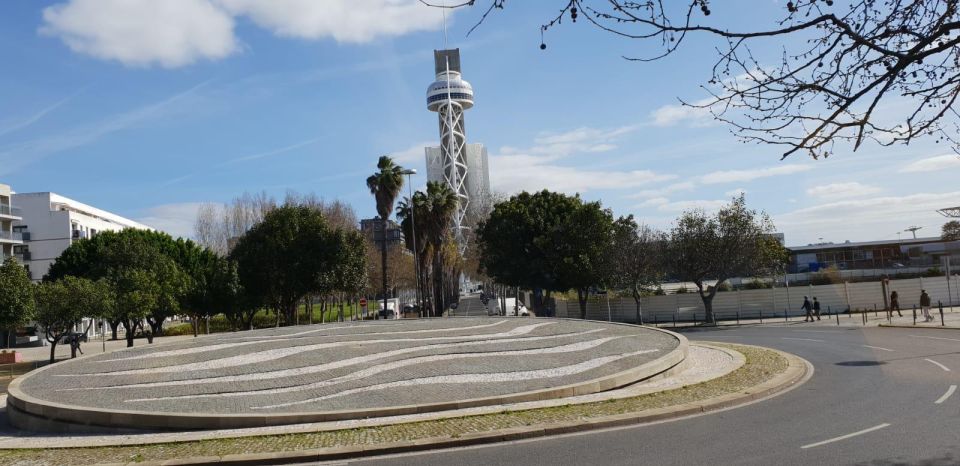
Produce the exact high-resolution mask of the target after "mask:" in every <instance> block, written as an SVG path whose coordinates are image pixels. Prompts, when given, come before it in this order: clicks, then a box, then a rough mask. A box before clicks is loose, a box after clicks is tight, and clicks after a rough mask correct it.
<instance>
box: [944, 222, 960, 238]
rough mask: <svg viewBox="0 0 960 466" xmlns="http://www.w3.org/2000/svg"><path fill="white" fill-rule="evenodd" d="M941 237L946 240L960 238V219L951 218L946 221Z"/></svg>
mask: <svg viewBox="0 0 960 466" xmlns="http://www.w3.org/2000/svg"><path fill="white" fill-rule="evenodd" d="M940 238H941V239H942V240H944V241H957V240H960V221H957V220H950V221H949V222H947V223H944V224H943V228H941V231H940Z"/></svg>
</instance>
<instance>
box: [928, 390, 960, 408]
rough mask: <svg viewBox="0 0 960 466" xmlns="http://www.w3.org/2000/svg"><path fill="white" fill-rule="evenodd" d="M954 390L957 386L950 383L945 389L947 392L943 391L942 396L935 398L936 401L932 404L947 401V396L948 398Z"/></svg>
mask: <svg viewBox="0 0 960 466" xmlns="http://www.w3.org/2000/svg"><path fill="white" fill-rule="evenodd" d="M955 391H957V386H956V385H951V386H950V388H948V389H947V393H944V394H943V396H941V397H940V398H937V401H934V402H933V404H935V405H938V404H942V403H943V402H944V401H947V398H950V395H953V392H955Z"/></svg>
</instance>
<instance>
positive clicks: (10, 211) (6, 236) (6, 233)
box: [0, 184, 23, 262]
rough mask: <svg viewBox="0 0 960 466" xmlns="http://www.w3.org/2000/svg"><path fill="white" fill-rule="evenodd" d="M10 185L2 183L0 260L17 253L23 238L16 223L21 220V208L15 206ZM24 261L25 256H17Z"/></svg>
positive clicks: (0, 188) (0, 197)
mask: <svg viewBox="0 0 960 466" xmlns="http://www.w3.org/2000/svg"><path fill="white" fill-rule="evenodd" d="M11 194H12V191H11V190H10V186H7V185H5V184H0V262H3V261H5V260H7V258H8V257H11V256H15V255H17V252H18V251H17V250H18V249H19V248H20V245H22V244H23V238H22V236H21V234H20V232H19V229H17V228H15V226H14V225H15V224H16V223H17V222H19V221H20V210H19V209H17V208H16V207H14V205H13V202H12V199H11ZM17 260H18V261H20V262H23V257H22V256H21V257H17Z"/></svg>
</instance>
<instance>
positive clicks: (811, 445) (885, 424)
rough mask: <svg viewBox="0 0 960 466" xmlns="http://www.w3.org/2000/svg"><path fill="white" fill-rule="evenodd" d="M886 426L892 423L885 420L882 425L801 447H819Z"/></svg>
mask: <svg viewBox="0 0 960 466" xmlns="http://www.w3.org/2000/svg"><path fill="white" fill-rule="evenodd" d="M886 427H890V424H888V423H886V422H885V423H883V424H880V425H878V426H873V427H871V428H869V429H863V430H861V431H857V432H854V433H852V434H847V435H841V436H839V437H834V438H832V439H828V440H824V441H822V442H817V443H811V444H810V445H804V446H802V447H800V448H801V449H807V448H814V447H819V446H822V445H826V444H828V443H833V442H839V441H841V440H846V439H848V438H851V437H856V436H858V435H863V434H868V433H870V432H873V431H875V430H880V429H883V428H886Z"/></svg>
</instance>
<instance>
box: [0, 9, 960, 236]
mask: <svg viewBox="0 0 960 466" xmlns="http://www.w3.org/2000/svg"><path fill="white" fill-rule="evenodd" d="M484 3H485V2H478V4H484ZM554 3H557V4H558V5H559V4H560V3H561V2H554ZM782 3H784V2H778V1H770V0H768V1H765V2H756V1H754V0H734V1H732V2H731V3H729V4H727V5H732V7H731V8H720V7H715V8H714V11H713V16H712V17H711V18H712V19H711V21H716V22H717V23H719V24H727V25H730V26H731V27H736V26H738V25H743V26H746V25H750V24H767V23H769V21H770V19H771V18H773V17H775V16H777V15H779V14H780V11H781V10H782V9H783V8H784V7H783V5H782ZM727 5H724V6H725V7H726V6H727ZM747 6H749V7H747ZM555 12H556V10H555V9H554V8H553V6H550V4H549V3H548V2H547V1H543V2H540V1H538V2H507V7H506V8H505V9H504V10H500V11H494V12H493V13H492V14H491V15H490V16H489V17H488V18H487V20H486V21H485V22H484V23H483V24H482V25H481V26H480V27H479V28H477V29H476V30H475V31H474V32H473V33H471V34H470V35H469V36H467V31H468V30H469V29H470V28H471V27H472V26H473V25H474V24H475V23H476V22H477V20H478V19H479V17H480V15H481V14H482V10H481V9H480V8H478V7H477V8H473V9H462V10H457V11H452V12H449V13H448V15H447V17H446V38H447V39H446V40H447V46H449V47H451V48H452V47H459V48H460V49H461V61H462V68H463V76H464V78H465V79H466V80H468V81H469V82H470V83H471V84H472V85H473V88H474V92H475V106H474V108H472V109H470V110H468V111H467V113H466V117H465V119H466V128H467V139H468V141H469V142H480V143H483V144H485V145H486V147H487V148H488V151H489V153H490V165H491V167H490V178H491V184H492V188H493V189H494V190H495V191H500V192H504V193H508V194H509V193H514V192H518V191H521V190H539V189H550V190H554V191H562V192H566V193H571V194H573V193H580V194H581V196H582V197H584V198H585V199H589V200H600V201H601V202H602V203H603V205H604V206H606V207H609V208H611V209H612V210H613V211H614V213H615V214H616V215H626V214H633V215H635V216H636V217H637V218H638V219H639V220H640V221H641V222H643V223H647V224H649V225H652V226H656V227H659V228H669V226H670V224H671V222H672V221H673V220H674V219H675V218H676V217H677V216H678V215H680V214H681V213H682V212H683V211H684V210H686V209H691V208H698V207H699V208H703V209H706V210H708V211H709V210H713V209H716V208H717V207H718V206H719V205H722V204H723V203H725V202H728V201H729V200H730V198H731V197H732V196H735V195H737V194H738V193H740V192H745V193H746V199H747V204H748V206H750V207H752V208H755V209H759V210H763V211H765V212H767V213H769V214H770V215H771V217H772V219H773V221H774V224H775V225H776V227H777V229H778V230H779V231H781V232H783V233H784V234H785V236H786V242H787V245H804V244H809V243H813V242H820V241H833V242H842V241H845V240H851V241H869V240H883V239H895V238H897V236H898V232H902V231H903V230H904V229H905V228H907V227H910V226H913V225H916V226H920V227H923V229H922V230H920V232H919V234H920V236H936V235H938V234H939V231H940V226H941V225H942V224H943V223H944V221H945V219H944V218H943V217H941V216H940V215H939V214H937V213H936V209H939V208H944V207H952V206H956V205H960V187H958V186H957V183H956V180H957V174H958V173H960V158H958V157H957V156H956V155H955V154H953V153H952V152H951V151H950V149H949V147H945V146H942V145H938V144H936V143H934V141H932V140H917V141H914V142H913V143H911V144H910V145H908V146H904V145H900V146H894V147H882V146H880V145H877V144H875V143H866V144H864V146H863V147H861V148H860V149H859V150H857V151H856V152H854V151H852V147H850V146H847V145H843V144H841V145H838V146H837V148H836V151H835V153H834V155H832V156H831V157H829V158H828V159H820V160H813V159H811V158H809V157H806V156H803V155H794V156H791V157H789V158H787V159H785V160H780V155H781V152H782V151H781V150H779V149H778V148H776V147H771V146H766V145H756V144H743V143H741V142H740V141H738V140H737V139H736V137H734V136H733V135H732V134H731V133H730V131H729V128H728V127H726V126H725V125H723V124H720V123H717V122H715V121H713V120H712V119H710V118H709V115H705V114H704V113H703V112H702V111H696V110H693V109H690V108H685V107H682V106H680V105H679V102H680V99H683V100H685V101H693V102H695V101H697V100H700V99H703V98H704V97H706V96H707V94H706V92H705V91H704V89H702V88H701V85H703V84H704V83H705V82H706V81H707V80H708V79H709V78H710V66H711V65H712V63H713V61H715V59H716V52H715V51H714V48H713V47H715V46H716V43H715V42H712V41H711V40H710V39H709V38H706V37H701V38H694V39H692V40H690V41H688V42H687V43H686V44H685V47H684V48H681V50H680V52H678V53H676V54H674V55H672V56H669V57H667V58H665V59H662V60H659V61H656V62H651V63H638V62H634V61H628V60H625V59H624V58H623V56H641V55H643V54H644V53H651V52H652V51H653V50H654V49H651V48H649V44H642V43H638V42H637V41H631V40H627V39H623V38H617V37H614V36H612V35H610V34H608V33H604V32H602V31H599V30H598V29H596V28H593V27H591V26H590V25H589V24H586V23H585V22H584V21H580V22H578V23H569V22H565V23H563V25H561V26H560V27H558V28H554V29H552V30H550V31H548V32H547V34H546V36H545V41H546V44H547V48H546V49H545V50H541V49H540V47H539V46H540V29H539V26H540V25H541V24H542V23H544V22H545V21H548V20H549V19H550V18H551V15H554V14H555ZM444 23H445V21H444V18H443V14H442V12H441V11H440V10H438V9H432V8H428V7H425V6H423V5H420V4H419V3H418V2H416V1H414V0H324V1H322V2H318V1H311V0H167V1H163V2H157V1H154V0H56V1H49V0H48V1H26V0H20V1H5V2H0V63H3V66H2V67H0V183H4V184H9V185H11V186H12V187H13V189H14V190H15V191H18V192H34V191H54V192H57V193H59V194H62V195H65V196H67V197H70V198H73V199H76V200H78V201H80V202H84V203H87V204H91V205H94V206H97V207H99V208H102V209H105V210H109V211H112V212H115V213H117V214H120V215H123V216H126V217H129V218H133V219H136V220H138V221H141V222H143V223H146V224H148V225H151V226H153V227H156V228H159V229H162V230H165V231H167V232H169V233H171V234H173V235H177V236H190V235H191V234H192V230H193V221H194V216H195V214H196V209H197V207H198V206H199V205H201V204H202V203H205V202H217V203H222V202H227V201H229V200H230V199H231V198H233V197H235V196H238V195H240V194H242V193H243V192H245V191H249V192H259V191H266V192H268V193H270V194H272V195H275V196H277V197H281V198H282V197H283V195H284V194H285V193H286V192H288V191H297V192H300V193H306V192H315V193H317V194H318V195H319V196H322V197H324V198H326V199H331V200H332V199H341V200H343V201H346V202H348V203H350V204H351V205H353V207H354V208H355V209H356V211H357V212H358V214H359V215H360V216H361V217H372V216H374V215H375V206H374V200H373V197H372V196H371V195H370V194H369V192H368V191H367V190H366V187H365V184H364V181H365V178H366V176H367V175H369V174H371V173H372V172H373V171H375V168H376V162H377V158H378V157H379V156H380V155H384V154H388V155H392V156H394V157H395V158H396V159H397V160H398V161H399V163H400V164H402V165H403V166H405V167H413V168H416V169H418V171H419V172H420V173H421V175H418V176H417V177H415V178H414V182H413V184H414V188H415V189H416V188H418V187H422V186H423V185H424V183H425V179H424V176H423V173H425V170H424V152H423V147H424V146H427V145H436V144H437V142H438V139H439V135H438V125H437V119H436V114H434V113H431V112H429V111H428V110H427V109H426V101H425V92H426V88H427V86H428V85H429V84H430V83H431V82H432V81H433V80H434V76H433V63H432V60H433V56H432V50H434V49H439V48H444V43H445V42H444V41H445V39H444ZM774 45H776V44H774ZM891 107H892V108H891V109H890V111H894V112H895V111H896V109H895V107H896V106H895V105H892V106H891ZM902 234H903V235H909V233H902ZM904 237H907V236H904Z"/></svg>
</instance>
